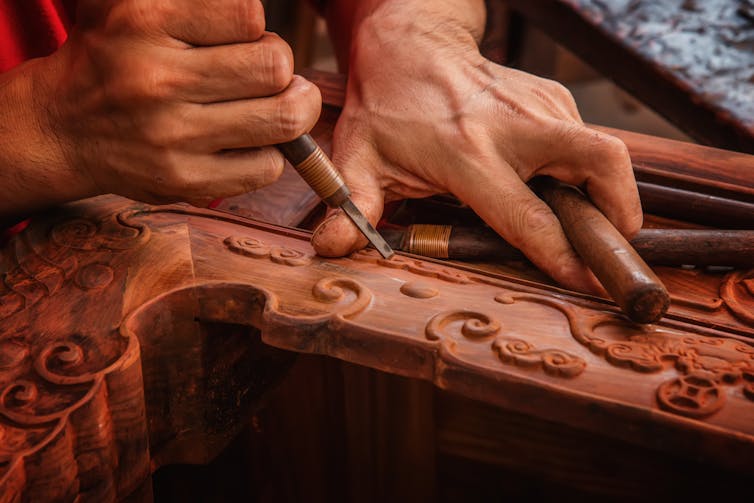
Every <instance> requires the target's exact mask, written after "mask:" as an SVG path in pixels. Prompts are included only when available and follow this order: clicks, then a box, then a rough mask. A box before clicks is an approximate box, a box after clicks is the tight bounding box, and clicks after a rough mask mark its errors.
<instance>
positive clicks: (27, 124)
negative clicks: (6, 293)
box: [0, 58, 93, 224]
mask: <svg viewBox="0 0 754 503" xmlns="http://www.w3.org/2000/svg"><path fill="white" fill-rule="evenodd" d="M49 72H50V68H49V61H48V60H47V59H46V58H45V59H37V60H32V61H29V62H27V63H26V64H24V65H21V66H20V67H17V68H16V69H14V70H12V71H10V72H8V73H6V74H3V75H2V76H0V180H2V183H0V224H8V223H13V222H14V221H16V220H19V219H22V218H24V217H25V216H28V215H29V214H30V213H33V212H35V211H38V210H40V209H43V208H45V207H47V206H52V205H55V204H59V203H62V202H66V201H71V200H75V199H80V198H83V197H87V196H90V195H93V193H92V192H93V191H91V190H90V189H88V188H87V187H86V186H85V185H86V184H85V183H83V179H82V177H81V175H80V174H79V173H78V172H77V171H76V169H75V167H72V166H69V165H68V163H67V161H66V159H65V158H64V155H63V151H62V149H61V148H60V147H59V145H58V143H57V140H56V138H55V134H54V132H53V130H52V125H51V121H50V119H49V109H50V107H51V102H50V99H51V98H52V96H53V92H52V90H51V89H49V88H41V87H40V86H42V81H43V79H40V78H38V77H39V76H40V75H41V74H46V75H48V76H49Z"/></svg>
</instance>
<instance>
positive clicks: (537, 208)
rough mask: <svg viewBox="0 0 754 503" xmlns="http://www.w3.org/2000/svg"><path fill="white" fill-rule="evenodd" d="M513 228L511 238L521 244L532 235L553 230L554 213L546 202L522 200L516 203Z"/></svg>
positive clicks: (516, 243)
mask: <svg viewBox="0 0 754 503" xmlns="http://www.w3.org/2000/svg"><path fill="white" fill-rule="evenodd" d="M514 208H515V209H514V215H513V217H514V218H513V228H512V229H510V234H511V235H510V239H511V240H512V241H513V244H514V245H516V246H521V245H522V244H523V243H525V242H526V241H527V237H528V236H531V235H539V234H543V233H549V232H551V230H552V221H553V215H552V213H551V212H550V210H549V209H548V208H547V206H546V205H545V204H544V203H541V204H540V203H538V202H536V201H528V200H526V201H521V202H519V203H518V204H515V205H514Z"/></svg>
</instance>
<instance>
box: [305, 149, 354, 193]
mask: <svg viewBox="0 0 754 503" xmlns="http://www.w3.org/2000/svg"><path fill="white" fill-rule="evenodd" d="M295 167H296V171H298V172H299V174H300V175H301V177H302V178H303V179H304V180H306V183H308V184H309V186H310V187H311V188H312V189H314V192H316V193H317V195H318V196H319V197H320V198H322V199H325V200H326V199H328V198H329V197H330V196H332V195H333V194H335V193H336V192H337V191H338V189H340V188H341V187H343V186H344V185H345V182H344V181H343V178H341V176H340V173H338V170H336V169H335V166H333V164H332V162H331V161H330V159H329V158H328V157H327V156H326V155H325V153H324V152H323V151H322V149H321V148H319V147H317V148H316V149H314V151H312V153H311V154H309V156H308V157H307V158H306V159H304V160H303V161H301V162H300V163H299V164H298V165H297V166H295Z"/></svg>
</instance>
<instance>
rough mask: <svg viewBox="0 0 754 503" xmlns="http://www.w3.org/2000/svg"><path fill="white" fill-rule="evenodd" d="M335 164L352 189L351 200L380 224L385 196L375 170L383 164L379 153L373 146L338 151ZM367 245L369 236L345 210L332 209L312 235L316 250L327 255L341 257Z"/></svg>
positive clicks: (365, 214) (334, 160)
mask: <svg viewBox="0 0 754 503" xmlns="http://www.w3.org/2000/svg"><path fill="white" fill-rule="evenodd" d="M333 163H334V164H335V166H336V167H337V168H338V169H339V171H340V173H341V175H342V176H343V179H344V180H345V182H346V185H347V186H348V188H349V189H350V190H351V201H353V203H354V204H355V205H356V207H357V208H358V209H359V210H361V212H362V213H363V214H364V216H365V217H366V218H367V220H369V222H370V223H371V224H372V225H373V226H376V225H377V222H378V221H379V219H380V217H381V216H382V211H383V208H384V197H385V195H384V193H383V191H382V188H381V187H380V183H379V180H378V179H377V176H376V173H375V172H374V167H375V166H377V165H378V163H379V159H378V156H377V154H376V153H374V152H372V150H371V148H370V147H366V148H362V149H358V150H351V151H350V152H348V153H347V154H346V153H343V154H340V153H339V152H338V151H336V152H335V154H334V155H333ZM366 245H367V239H366V238H365V237H364V236H363V235H362V234H361V232H360V231H359V229H358V228H357V227H356V225H354V223H353V222H351V219H350V218H349V217H348V215H346V214H345V213H344V212H343V210H341V209H329V210H328V212H327V217H326V218H325V220H324V221H322V223H321V224H319V226H318V227H317V228H316V229H315V231H314V235H313V236H312V246H314V250H315V251H316V252H317V253H318V254H320V255H322V256H325V257H341V256H343V255H347V254H349V253H351V252H353V251H355V250H358V249H361V248H364V247H365V246H366Z"/></svg>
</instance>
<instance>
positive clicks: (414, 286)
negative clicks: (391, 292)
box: [400, 281, 440, 299]
mask: <svg viewBox="0 0 754 503" xmlns="http://www.w3.org/2000/svg"><path fill="white" fill-rule="evenodd" d="M400 290H401V293H402V294H403V295H406V296H407V297H413V298H415V299H431V298H432V297H437V295H438V294H439V293H440V291H439V290H438V289H437V288H434V287H433V286H431V285H429V284H427V283H423V282H421V281H408V282H406V283H403V284H402V285H401V288H400Z"/></svg>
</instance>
